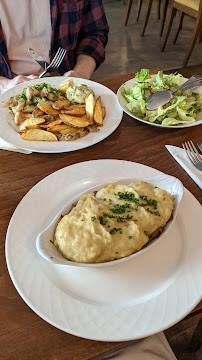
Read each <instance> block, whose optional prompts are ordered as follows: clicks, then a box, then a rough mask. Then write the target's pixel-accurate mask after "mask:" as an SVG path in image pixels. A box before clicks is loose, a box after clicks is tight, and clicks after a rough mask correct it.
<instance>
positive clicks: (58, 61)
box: [39, 47, 67, 78]
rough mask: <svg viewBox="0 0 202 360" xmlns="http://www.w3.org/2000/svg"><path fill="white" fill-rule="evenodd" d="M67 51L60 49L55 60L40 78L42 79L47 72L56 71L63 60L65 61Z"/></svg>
mask: <svg viewBox="0 0 202 360" xmlns="http://www.w3.org/2000/svg"><path fill="white" fill-rule="evenodd" d="M66 52H67V50H65V49H63V48H61V47H59V49H58V51H57V52H56V54H55V56H54V58H53V60H52V61H51V63H50V65H48V66H47V68H46V69H45V71H43V72H42V73H41V74H40V75H39V78H42V77H43V76H44V75H45V74H46V73H47V72H54V71H56V70H57V69H58V68H59V66H60V64H61V62H62V60H63V59H64V56H65V54H66Z"/></svg>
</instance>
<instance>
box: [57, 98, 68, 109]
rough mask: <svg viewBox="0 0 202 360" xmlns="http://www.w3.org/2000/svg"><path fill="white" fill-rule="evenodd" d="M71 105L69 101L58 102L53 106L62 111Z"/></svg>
mask: <svg viewBox="0 0 202 360" xmlns="http://www.w3.org/2000/svg"><path fill="white" fill-rule="evenodd" d="M70 105H71V103H70V101H69V100H65V99H64V100H57V101H56V102H55V103H54V104H53V108H54V109H57V110H62V109H64V108H66V107H67V108H68V107H69V106H70Z"/></svg>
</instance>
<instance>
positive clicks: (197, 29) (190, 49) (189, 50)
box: [183, 11, 202, 67]
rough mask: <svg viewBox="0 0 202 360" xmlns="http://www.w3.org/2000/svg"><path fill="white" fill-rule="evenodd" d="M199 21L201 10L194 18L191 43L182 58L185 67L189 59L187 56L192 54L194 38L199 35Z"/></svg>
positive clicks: (201, 18)
mask: <svg viewBox="0 0 202 360" xmlns="http://www.w3.org/2000/svg"><path fill="white" fill-rule="evenodd" d="M201 21H202V11H201V14H200V16H199V17H198V19H197V20H196V24H195V27H194V31H193V35H192V40H191V44H190V46H189V48H188V51H187V53H186V56H185V59H184V62H183V67H185V66H186V65H187V63H188V61H189V58H190V56H191V54H192V51H193V49H194V46H195V44H196V40H197V38H198V37H199V34H200V31H201Z"/></svg>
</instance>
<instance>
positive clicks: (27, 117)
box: [24, 113, 33, 119]
mask: <svg viewBox="0 0 202 360" xmlns="http://www.w3.org/2000/svg"><path fill="white" fill-rule="evenodd" d="M24 114H25V118H26V119H30V118H32V117H33V116H32V114H30V113H24Z"/></svg>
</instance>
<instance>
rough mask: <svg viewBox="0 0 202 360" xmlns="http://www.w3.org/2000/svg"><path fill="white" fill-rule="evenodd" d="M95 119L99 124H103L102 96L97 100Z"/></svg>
mask: <svg viewBox="0 0 202 360" xmlns="http://www.w3.org/2000/svg"><path fill="white" fill-rule="evenodd" d="M94 121H95V123H96V124H97V125H100V126H102V125H103V115H102V105H101V97H100V96H99V97H98V98H97V100H96V102H95V111H94Z"/></svg>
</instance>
